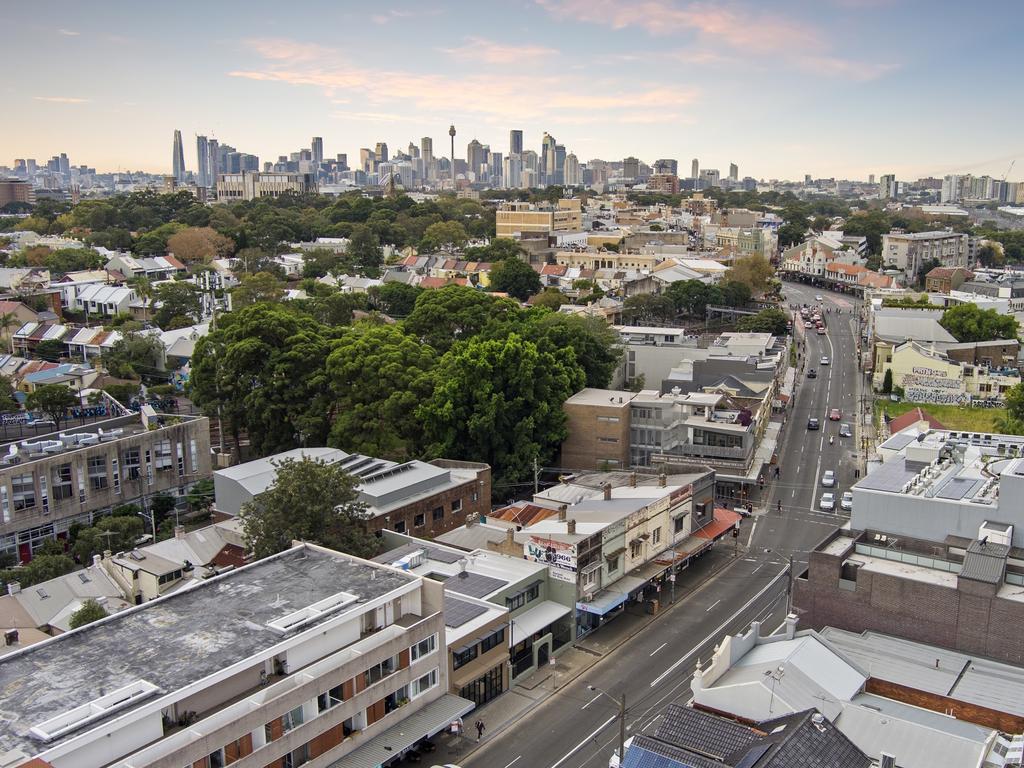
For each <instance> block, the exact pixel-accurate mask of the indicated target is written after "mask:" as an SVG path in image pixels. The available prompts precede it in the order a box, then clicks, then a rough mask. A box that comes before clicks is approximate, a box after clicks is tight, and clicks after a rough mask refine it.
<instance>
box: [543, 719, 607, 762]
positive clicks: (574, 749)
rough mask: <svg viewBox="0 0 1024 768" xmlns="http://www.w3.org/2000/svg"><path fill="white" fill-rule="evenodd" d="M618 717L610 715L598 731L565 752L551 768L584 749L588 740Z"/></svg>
mask: <svg viewBox="0 0 1024 768" xmlns="http://www.w3.org/2000/svg"><path fill="white" fill-rule="evenodd" d="M618 718H619V716H618V715H612V716H611V717H609V718H608V719H607V720H605V721H604V722H603V723H601V725H600V727H598V729H597V730H596V731H594V732H593V733H592V734H590V735H589V736H587V738H585V739H584V740H583V741H581V742H580V743H579V744H577V745H576V746H575V747H573V748H572V749H570V750H569V751H568V752H566V753H565V754H564V755H563V756H562V757H561V758H560V759H559V760H558V762H557V763H553V764H552V766H551V768H558V766H560V765H561V764H562V763H564V762H565V761H566V760H568V759H569V758H570V757H572V756H573V755H575V754H576V753H577V752H579V751H580V750H581V749H583V747H585V746H586V745H587V742H588V741H590V740H591V739H592V738H594V737H595V736H597V734H599V733H600V732H601V731H603V730H604V729H605V728H607V727H608V726H609V725H610V724H611V723H614V722H615V721H616V720H617V719H618Z"/></svg>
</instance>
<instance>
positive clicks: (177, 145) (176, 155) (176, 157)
mask: <svg viewBox="0 0 1024 768" xmlns="http://www.w3.org/2000/svg"><path fill="white" fill-rule="evenodd" d="M171 151H172V157H171V167H172V170H171V175H173V176H174V180H175V181H176V182H178V183H179V184H182V183H184V182H185V150H184V148H183V147H182V144H181V131H179V130H177V129H175V131H174V145H173V147H172V148H171Z"/></svg>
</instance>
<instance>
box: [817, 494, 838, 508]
mask: <svg viewBox="0 0 1024 768" xmlns="http://www.w3.org/2000/svg"><path fill="white" fill-rule="evenodd" d="M818 507H819V508H821V509H823V510H825V511H826V512H835V510H836V495H835V494H834V493H823V494H821V500H820V501H819V502H818Z"/></svg>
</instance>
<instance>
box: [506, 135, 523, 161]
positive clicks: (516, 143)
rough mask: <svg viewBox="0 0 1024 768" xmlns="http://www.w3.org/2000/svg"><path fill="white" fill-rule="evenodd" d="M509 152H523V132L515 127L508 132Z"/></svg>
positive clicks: (518, 153) (516, 153)
mask: <svg viewBox="0 0 1024 768" xmlns="http://www.w3.org/2000/svg"><path fill="white" fill-rule="evenodd" d="M508 153H509V154H510V155H522V154H523V132H522V131H521V130H518V129H513V130H511V131H509V132H508Z"/></svg>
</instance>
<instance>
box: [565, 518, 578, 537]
mask: <svg viewBox="0 0 1024 768" xmlns="http://www.w3.org/2000/svg"><path fill="white" fill-rule="evenodd" d="M565 532H566V533H567V534H569V535H570V536H575V535H576V521H575V520H566V521H565Z"/></svg>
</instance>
